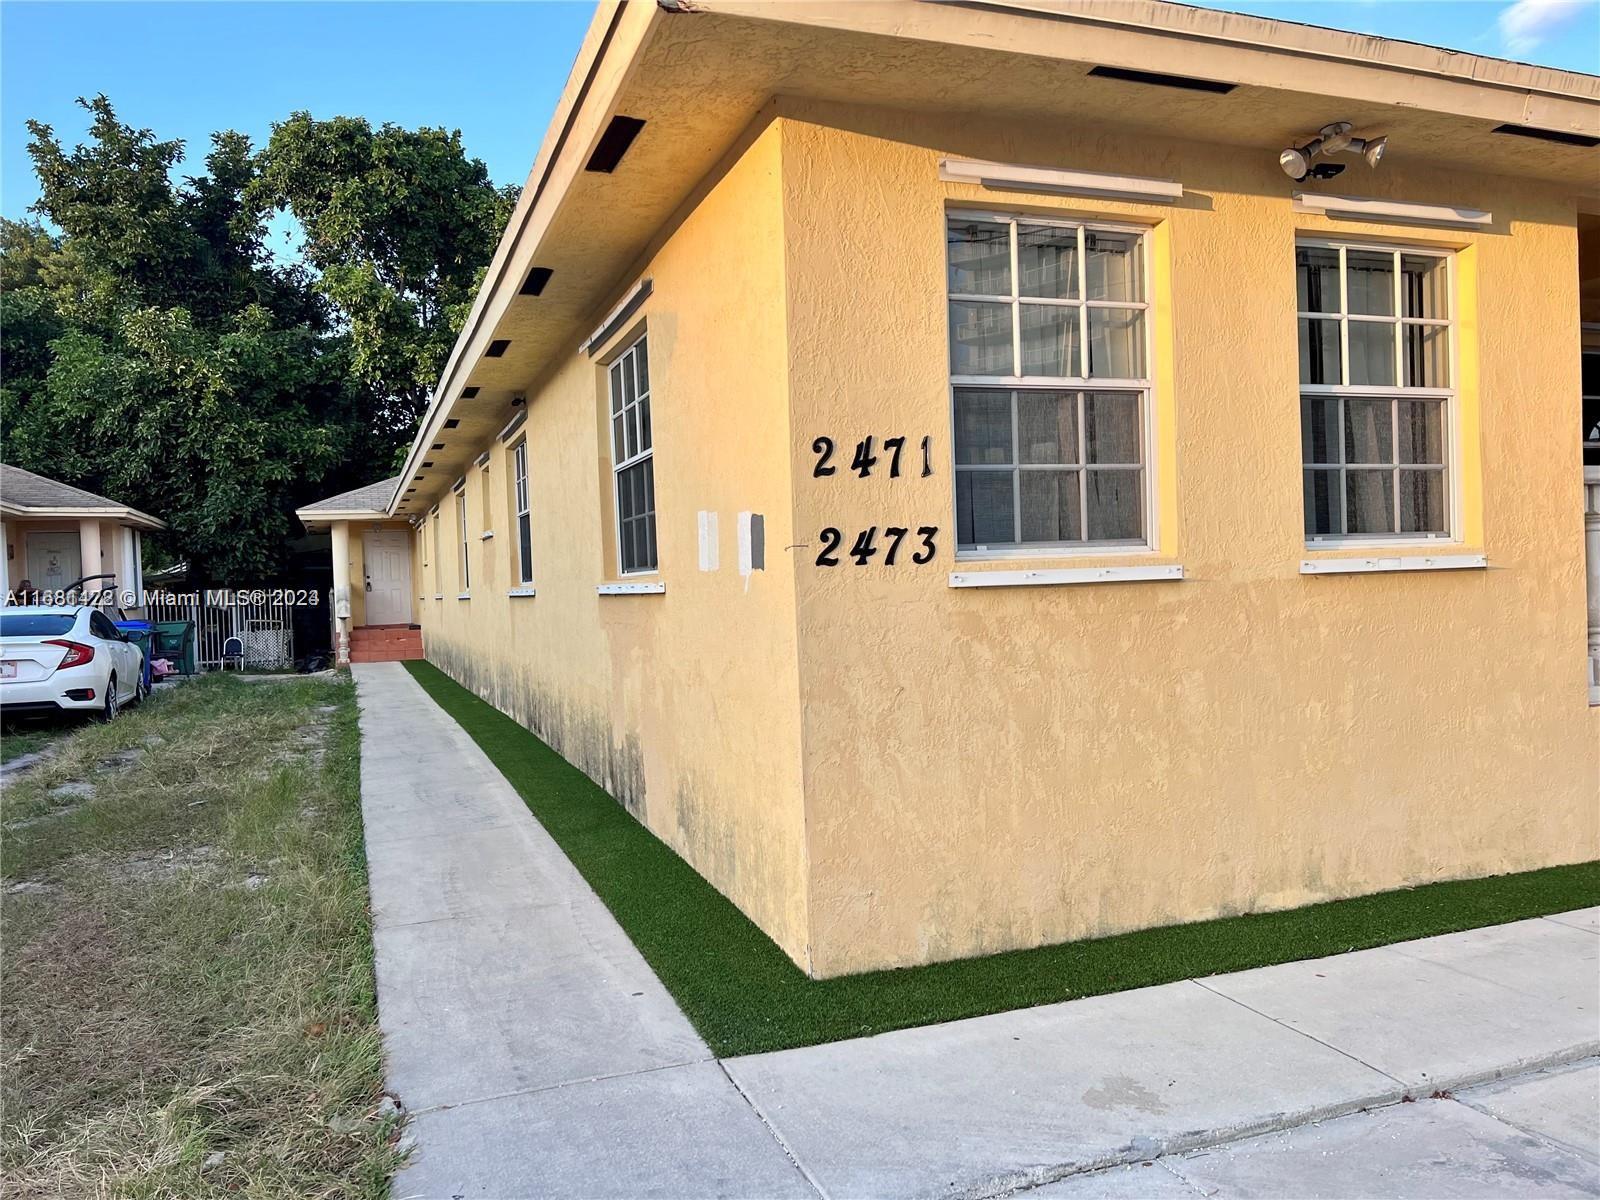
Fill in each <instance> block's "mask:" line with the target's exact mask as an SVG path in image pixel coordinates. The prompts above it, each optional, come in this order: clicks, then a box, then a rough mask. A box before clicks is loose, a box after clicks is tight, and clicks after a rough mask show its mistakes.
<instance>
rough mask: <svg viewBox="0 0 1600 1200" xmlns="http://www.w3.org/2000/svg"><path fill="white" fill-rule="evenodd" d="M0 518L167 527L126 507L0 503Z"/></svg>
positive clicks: (147, 515)
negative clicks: (91, 518) (89, 521)
mask: <svg viewBox="0 0 1600 1200" xmlns="http://www.w3.org/2000/svg"><path fill="white" fill-rule="evenodd" d="M0 517H6V518H13V517H14V518H16V519H17V520H19V521H21V520H27V521H54V520H61V521H67V520H71V521H81V520H84V519H86V518H90V517H98V518H100V519H101V520H103V521H117V522H119V523H121V524H123V525H132V526H134V527H135V528H138V529H152V530H160V529H165V528H166V527H167V523H166V522H165V521H162V520H159V519H158V518H156V517H152V516H150V514H148V513H142V512H140V511H139V510H138V509H136V508H128V507H127V506H126V505H122V506H119V507H116V508H98V507H87V506H85V507H73V506H66V505H54V504H52V505H39V506H35V505H30V504H15V503H12V502H11V501H0Z"/></svg>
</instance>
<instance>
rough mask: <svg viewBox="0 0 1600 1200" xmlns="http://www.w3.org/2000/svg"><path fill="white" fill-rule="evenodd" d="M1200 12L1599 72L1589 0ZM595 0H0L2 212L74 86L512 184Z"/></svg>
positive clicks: (127, 108) (191, 127)
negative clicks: (448, 135) (321, 135)
mask: <svg viewBox="0 0 1600 1200" xmlns="http://www.w3.org/2000/svg"><path fill="white" fill-rule="evenodd" d="M1200 2H1202V3H1206V0H1200ZM1207 7H1212V8H1225V9H1231V10H1234V11H1237V12H1251V13H1258V14H1261V15H1264V16H1271V17H1278V18H1281V19H1284V20H1293V21H1304V22H1308V23H1311V24H1316V25H1329V26H1333V27H1334V28H1339V29H1350V30H1355V31H1357V32H1362V33H1373V34H1379V35H1382V36H1385V37H1393V38H1403V39H1406V40H1409V41H1418V42H1426V43H1430V44H1433V45H1443V46H1448V47H1450V48H1453V49H1457V50H1465V51H1469V52H1471V53H1475V54H1488V55H1494V56H1498V57H1504V58H1516V59H1520V60H1522V61H1525V62H1534V63H1541V64H1544V65H1547V66H1553V67H1562V68H1565V69H1568V70H1578V71H1588V72H1591V73H1600V0H1390V2H1385V3H1379V2H1377V0H1275V2H1274V0H1215V2H1211V3H1207ZM592 11H593V5H592V3H589V2H587V0H584V2H576V0H574V2H565V3H563V2H559V0H543V2H533V0H523V2H516V0H500V2H479V0H449V2H443V3H441V2H429V0H415V2H408V3H401V2H396V0H369V2H366V3H313V2H301V3H255V2H250V0H234V2H224V0H211V2H209V3H186V2H164V3H145V2H141V0H120V2H116V3H100V2H85V0H75V2H71V3H61V2H59V0H0V213H3V214H4V215H5V216H8V217H13V218H21V217H24V216H26V215H27V209H28V206H29V205H30V204H32V203H33V202H34V201H35V200H36V199H37V198H38V187H37V185H36V183H35V181H34V179H33V174H32V171H31V169H30V164H29V160H28V155H27V142H28V131H27V125H26V122H27V120H28V119H29V118H30V117H31V118H35V119H37V120H41V121H43V122H45V123H46V124H49V125H52V126H53V127H54V128H55V130H56V133H57V135H58V136H59V137H61V138H62V139H63V140H64V141H65V142H66V144H67V145H68V146H71V145H73V144H75V143H76V142H77V141H78V140H80V139H81V137H82V136H83V133H84V131H85V128H86V124H87V123H86V121H85V119H84V118H85V115H86V114H84V113H83V112H82V110H81V109H78V108H77V107H76V106H75V104H74V99H75V98H76V97H78V96H92V95H94V94H96V93H97V92H104V93H105V94H106V95H107V96H109V97H110V98H111V100H112V102H113V103H114V104H115V106H116V109H117V112H118V114H119V116H120V117H121V118H122V119H123V120H124V121H126V122H128V123H130V124H132V125H135V126H139V127H148V128H150V129H152V130H153V131H154V132H155V133H156V135H157V136H158V137H160V138H181V139H183V140H184V141H185V142H186V144H187V146H188V149H189V153H190V156H191V162H192V164H194V165H192V166H190V167H189V170H191V171H192V170H194V169H196V167H197V166H198V163H199V162H200V160H201V159H203V158H204V155H205V152H206V150H207V149H208V147H209V139H210V135H211V133H212V132H213V131H214V130H217V129H237V130H240V131H241V132H243V133H246V134H248V135H250V137H251V138H252V139H254V140H255V141H256V143H257V144H258V145H259V144H261V143H263V142H264V141H265V140H266V138H267V136H268V135H269V134H270V132H271V129H272V125H273V122H275V121H279V120H282V119H283V118H285V117H286V116H288V115H289V114H290V113H292V112H295V111H297V110H299V109H306V110H309V111H310V112H311V113H312V115H313V116H316V117H332V116H341V115H343V116H364V117H366V118H367V119H368V120H370V121H372V122H373V124H374V125H377V124H381V123H382V122H385V121H393V122H396V123H397V124H400V125H405V126H409V127H415V126H419V125H431V126H443V127H444V128H446V129H460V130H461V133H462V138H463V141H464V143H465V145H466V148H467V152H468V153H469V154H472V155H474V156H476V157H478V158H481V159H483V161H484V162H485V163H486V164H487V166H488V168H489V174H490V176H491V178H493V179H494V181H495V182H496V183H499V184H505V183H522V182H523V181H524V180H525V179H526V178H527V174H528V171H529V169H530V168H531V167H532V165H533V156H534V155H535V154H536V153H537V152H538V148H539V142H540V140H541V138H542V136H543V133H544V128H545V125H546V124H547V123H548V122H549V119H550V115H551V113H552V112H553V111H554V108H555V103H556V99H557V98H558V96H559V95H560V93H561V88H562V86H563V84H564V83H565V81H566V77H567V72H568V70H569V69H570V68H571V65H572V60H573V58H574V56H575V55H576V54H577V50H578V45H579V43H580V42H581V41H582V39H583V32H584V29H585V28H586V27H587V25H588V22H589V17H590V15H591V13H592ZM184 173H187V172H186V171H185V170H184V169H183V168H180V170H179V174H180V175H181V174H184ZM275 248H276V249H280V250H282V249H283V248H282V247H275Z"/></svg>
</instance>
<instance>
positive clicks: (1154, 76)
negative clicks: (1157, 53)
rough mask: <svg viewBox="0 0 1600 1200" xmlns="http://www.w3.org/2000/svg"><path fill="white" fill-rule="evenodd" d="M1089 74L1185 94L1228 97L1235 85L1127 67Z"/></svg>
mask: <svg viewBox="0 0 1600 1200" xmlns="http://www.w3.org/2000/svg"><path fill="white" fill-rule="evenodd" d="M1089 74H1091V75H1095V76H1098V77H1099V78H1101V79H1120V80H1122V82H1124V83H1148V84H1149V85H1150V86H1152V87H1168V88H1179V89H1180V90H1182V91H1185V92H1210V93H1211V94H1212V95H1215V96H1226V95H1227V94H1228V93H1229V92H1231V91H1233V89H1234V87H1235V86H1236V85H1235V84H1231V83H1218V82H1217V81H1216V80H1215V79H1195V78H1193V77H1191V76H1189V75H1163V74H1161V72H1159V71H1131V70H1129V69H1128V68H1127V67H1095V68H1093V69H1092V70H1090V72H1089Z"/></svg>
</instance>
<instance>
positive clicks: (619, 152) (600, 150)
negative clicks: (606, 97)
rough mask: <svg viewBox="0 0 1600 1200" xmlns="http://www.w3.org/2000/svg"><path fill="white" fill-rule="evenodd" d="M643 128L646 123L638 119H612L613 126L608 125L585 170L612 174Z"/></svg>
mask: <svg viewBox="0 0 1600 1200" xmlns="http://www.w3.org/2000/svg"><path fill="white" fill-rule="evenodd" d="M643 128H644V122H643V121H641V120H640V119H639V118H638V117H624V116H615V117H612V118H611V124H609V125H607V126H606V131H605V132H604V133H602V134H601V135H600V143H599V145H597V146H596V147H595V148H594V153H593V154H591V155H590V156H589V161H588V162H587V163H585V164H584V168H583V169H584V170H585V171H600V172H603V173H604V174H606V175H609V174H611V172H613V171H615V170H616V169H617V164H618V163H619V162H621V161H622V156H623V155H624V154H626V153H627V152H628V147H629V146H631V145H633V139H634V138H636V137H638V136H639V131H640V130H641V129H643Z"/></svg>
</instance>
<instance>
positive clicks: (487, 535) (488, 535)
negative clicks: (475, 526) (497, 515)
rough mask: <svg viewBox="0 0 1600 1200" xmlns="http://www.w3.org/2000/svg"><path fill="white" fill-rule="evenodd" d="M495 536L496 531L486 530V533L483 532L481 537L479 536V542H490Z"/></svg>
mask: <svg viewBox="0 0 1600 1200" xmlns="http://www.w3.org/2000/svg"><path fill="white" fill-rule="evenodd" d="M493 536H494V530H492V529H485V530H484V531H483V532H482V533H480V534H479V535H478V540H479V541H480V542H487V541H488V540H489V539H490V538H492V537H493Z"/></svg>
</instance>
